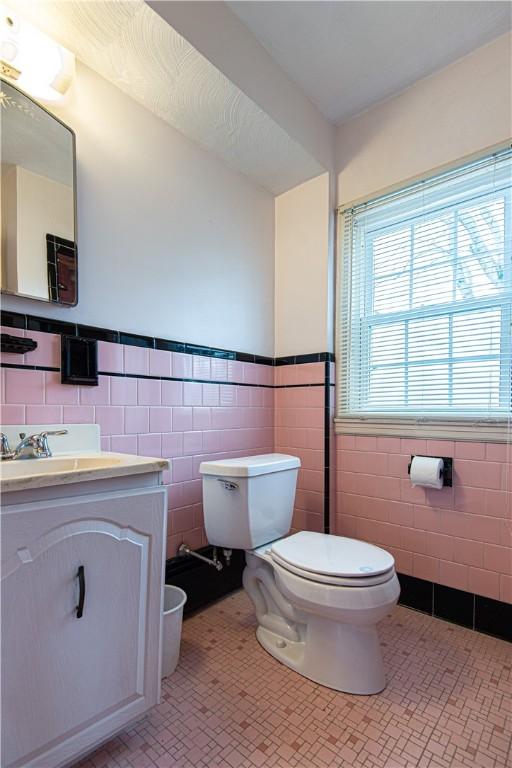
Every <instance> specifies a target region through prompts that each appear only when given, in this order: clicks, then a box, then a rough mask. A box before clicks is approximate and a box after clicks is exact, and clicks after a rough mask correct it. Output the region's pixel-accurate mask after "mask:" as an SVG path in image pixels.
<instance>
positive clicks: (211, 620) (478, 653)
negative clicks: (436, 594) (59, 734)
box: [79, 592, 512, 768]
mask: <svg viewBox="0 0 512 768" xmlns="http://www.w3.org/2000/svg"><path fill="white" fill-rule="evenodd" d="M381 639H382V644H383V650H384V655H385V663H386V667H387V671H388V677H389V684H388V687H387V688H386V690H385V691H384V692H383V693H381V694H379V695H377V696H368V697H362V696H350V695H346V694H343V693H337V692H335V691H331V690H329V689H327V688H322V687H321V686H319V685H316V684H315V683H312V682H310V681H308V680H306V679H304V678H302V677H300V676H299V675H297V674H296V673H294V672H292V671H291V670H289V669H287V668H286V667H284V666H282V665H280V664H279V663H278V662H277V661H275V660H274V659H273V658H271V657H270V656H269V655H268V654H267V653H266V652H265V651H264V650H263V649H262V648H260V646H259V645H258V643H257V641H256V638H255V635H254V616H253V614H252V610H251V606H250V603H249V600H248V599H247V597H246V596H245V594H244V593H243V592H239V593H236V594H234V595H232V596H229V597H227V598H225V599H224V600H222V601H221V602H219V603H217V604H215V605H213V606H210V607H209V608H207V609H206V610H204V611H202V612H200V613H197V614H196V615H195V616H193V617H191V618H189V619H187V620H186V621H185V623H184V628H183V644H182V656H181V662H180V665H179V666H178V669H177V670H176V672H175V673H174V675H172V676H171V677H170V678H168V680H166V681H165V682H164V685H163V691H162V703H161V704H160V705H159V706H158V707H156V708H155V709H154V710H153V711H152V712H151V713H150V714H149V715H148V716H147V717H146V718H145V719H144V720H142V721H140V722H139V723H137V724H136V725H135V726H134V727H133V728H131V729H129V730H126V731H124V732H123V733H121V734H120V735H119V736H118V737H117V738H115V739H113V740H112V741H110V742H108V744H106V745H105V746H104V747H102V748H101V749H100V750H98V751H97V752H95V753H94V754H92V755H90V756H89V757H88V758H87V759H85V760H82V761H81V762H80V763H79V765H80V768H110V767H112V768H153V767H154V766H156V768H260V767H261V766H263V767H264V768H266V767H267V766H275V768H326V767H328V766H332V767H334V766H342V767H343V768H345V767H346V768H377V767H381V766H382V767H385V768H403V767H407V768H413V767H414V768H434V767H437V766H439V768H448V767H449V768H457V767H458V766H464V767H465V766H468V768H473V766H481V767H482V768H498V767H501V766H504V767H505V766H508V767H510V766H512V751H511V744H512V645H510V644H509V643H506V642H505V641H502V640H497V639H494V638H491V637H487V636H485V635H482V634H478V633H476V632H472V631H471V630H467V629H463V628H461V627H457V626H454V625H451V624H448V623H446V622H443V621H441V620H439V619H434V618H432V617H430V616H424V615H423V614H420V613H416V612H414V611H411V610H409V609H407V608H403V607H399V608H397V609H396V610H395V611H394V613H393V615H392V617H389V618H387V619H386V620H385V621H384V622H383V623H382V625H381Z"/></svg>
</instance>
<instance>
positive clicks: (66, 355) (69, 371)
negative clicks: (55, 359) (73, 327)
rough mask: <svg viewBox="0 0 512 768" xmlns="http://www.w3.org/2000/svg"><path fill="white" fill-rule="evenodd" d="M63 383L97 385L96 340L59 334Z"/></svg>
mask: <svg viewBox="0 0 512 768" xmlns="http://www.w3.org/2000/svg"><path fill="white" fill-rule="evenodd" d="M61 381H62V383H63V384H82V385H85V386H90V387H97V386H98V342H97V341H96V339H84V338H83V337H82V336H61Z"/></svg>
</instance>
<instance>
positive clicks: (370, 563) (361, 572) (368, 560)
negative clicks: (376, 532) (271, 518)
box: [269, 531, 395, 587]
mask: <svg viewBox="0 0 512 768" xmlns="http://www.w3.org/2000/svg"><path fill="white" fill-rule="evenodd" d="M269 554H270V557H271V559H272V560H273V561H274V562H275V563H276V564H278V565H279V566H281V568H285V569H286V570H287V571H290V572H291V573H294V574H296V575H297V576H300V577H302V578H304V579H307V580H309V581H316V582H319V583H321V584H330V585H333V586H339V587H370V586H372V585H377V584H382V583H384V582H386V581H388V580H389V579H391V578H392V577H393V575H394V565H395V561H394V558H393V556H392V555H390V554H389V552H386V551H385V550H383V549H380V547H376V546H374V545H373V544H368V543H366V542H364V541H358V540H357V539H348V538H345V537H344V536H332V535H329V534H326V533H314V532H310V531H301V532H299V533H296V534H294V535H292V536H289V537H287V538H285V539H280V540H278V541H275V542H273V543H272V544H271V546H270V552H269Z"/></svg>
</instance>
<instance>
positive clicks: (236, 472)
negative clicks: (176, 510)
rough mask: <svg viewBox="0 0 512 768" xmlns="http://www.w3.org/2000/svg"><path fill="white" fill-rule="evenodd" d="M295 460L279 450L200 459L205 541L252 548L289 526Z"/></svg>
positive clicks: (272, 537) (295, 482) (288, 528)
mask: <svg viewBox="0 0 512 768" xmlns="http://www.w3.org/2000/svg"><path fill="white" fill-rule="evenodd" d="M299 467H300V460H299V459H298V458H297V457H296V456H287V455H285V454H282V453H267V454H264V455H261V456H245V457H243V458H238V459H222V460H220V461H203V462H202V463H201V465H200V467H199V472H200V473H201V475H202V476H203V511H204V525H205V528H206V536H207V539H208V541H209V543H210V544H212V545H213V546H216V547H223V548H224V549H255V548H256V547H260V546H262V545H263V544H267V543H268V542H270V541H275V539H279V538H281V537H282V536H285V535H286V534H287V533H288V531H289V530H290V525H291V522H292V515H293V504H294V501H295V487H296V485H297V473H298V471H299Z"/></svg>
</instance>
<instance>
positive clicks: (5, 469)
mask: <svg viewBox="0 0 512 768" xmlns="http://www.w3.org/2000/svg"><path fill="white" fill-rule="evenodd" d="M62 429H65V430H66V434H65V435H52V436H49V438H48V439H49V444H50V449H51V450H52V451H53V456H52V457H51V458H49V459H6V460H4V461H0V492H2V493H6V492H11V491H26V490H31V491H32V490H34V489H35V488H50V487H52V486H56V485H69V484H71V483H81V482H86V481H91V480H108V479H112V478H117V477H123V476H125V477H126V476H128V475H140V474H143V473H148V472H162V471H163V470H165V469H168V467H169V462H168V461H167V460H166V459H162V458H160V457H157V458H152V457H151V456H131V455H129V454H127V453H111V452H110V451H108V452H107V451H102V450H101V444H100V429H99V427H98V425H97V424H12V425H5V426H4V427H3V428H1V431H2V432H3V433H4V434H5V435H6V437H7V439H8V442H9V444H10V445H11V446H16V445H17V444H18V442H19V439H20V433H21V432H26V433H27V434H29V435H35V434H39V433H40V432H43V431H56V430H62Z"/></svg>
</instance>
